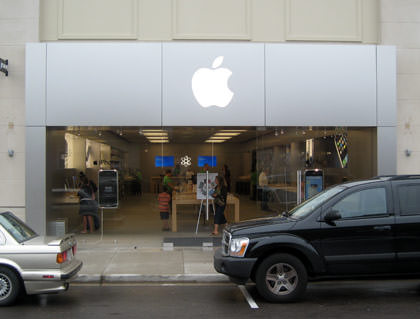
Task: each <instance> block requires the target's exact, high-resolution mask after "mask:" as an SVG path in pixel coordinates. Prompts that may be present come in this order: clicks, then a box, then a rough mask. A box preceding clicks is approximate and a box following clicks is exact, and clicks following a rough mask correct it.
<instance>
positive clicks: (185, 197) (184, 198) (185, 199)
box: [172, 192, 239, 232]
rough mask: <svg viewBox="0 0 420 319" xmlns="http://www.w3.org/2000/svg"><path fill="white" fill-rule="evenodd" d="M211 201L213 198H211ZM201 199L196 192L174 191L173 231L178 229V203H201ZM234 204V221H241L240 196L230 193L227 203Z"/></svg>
mask: <svg viewBox="0 0 420 319" xmlns="http://www.w3.org/2000/svg"><path fill="white" fill-rule="evenodd" d="M209 202H211V200H210V199H209ZM200 204H201V200H200V199H197V194H196V193H175V192H174V193H173V195H172V231H173V232H176V231H178V222H177V216H176V211H177V205H200ZM228 205H233V206H234V210H235V213H234V221H235V223H237V222H239V198H237V197H235V196H233V195H232V194H228V196H227V205H226V206H228Z"/></svg>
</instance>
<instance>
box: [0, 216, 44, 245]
mask: <svg viewBox="0 0 420 319" xmlns="http://www.w3.org/2000/svg"><path fill="white" fill-rule="evenodd" d="M0 224H1V225H2V226H3V227H4V229H6V230H7V232H8V233H9V234H10V235H11V236H12V237H13V238H14V239H15V240H16V241H17V242H18V243H22V242H24V241H27V240H29V239H31V238H34V237H36V236H37V233H35V232H34V231H33V230H32V229H30V228H29V227H28V226H26V225H25V224H24V223H23V222H22V221H21V220H20V219H19V218H17V217H16V216H15V215H13V214H12V213H10V212H6V213H3V214H0Z"/></svg>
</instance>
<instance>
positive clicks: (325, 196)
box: [214, 175, 420, 302]
mask: <svg viewBox="0 0 420 319" xmlns="http://www.w3.org/2000/svg"><path fill="white" fill-rule="evenodd" d="M214 267H215V269H216V270H217V271H218V272H220V273H223V274H226V275H228V276H229V277H230V279H231V280H232V281H233V282H236V283H239V284H244V283H245V282H246V281H248V279H251V280H253V281H254V282H255V283H256V286H257V290H258V292H259V293H260V294H261V296H263V297H264V298H265V299H267V300H269V301H272V302H288V301H293V300H296V299H297V298H299V297H301V296H302V295H303V294H304V292H305V289H306V285H307V282H308V279H311V280H312V279H320V278H343V277H353V276H354V277H356V276H360V275H365V276H366V275H367V277H370V276H372V275H387V276H388V275H389V274H392V275H398V274H416V273H418V274H420V175H412V176H405V175H404V176H380V177H375V178H373V179H370V180H364V181H357V182H350V183H345V184H341V185H338V186H334V187H331V188H329V189H326V190H325V191H323V192H321V193H319V194H318V195H316V196H314V197H313V198H311V199H309V200H308V201H306V202H304V203H303V204H301V205H299V206H297V207H295V208H294V209H293V210H291V211H290V212H285V213H283V214H282V215H280V216H278V217H272V218H263V219H256V220H251V221H245V222H241V223H238V224H234V225H231V226H229V227H227V228H226V229H225V231H224V233H223V239H222V248H221V249H219V250H218V251H216V253H215V256H214Z"/></svg>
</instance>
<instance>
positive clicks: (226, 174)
mask: <svg viewBox="0 0 420 319" xmlns="http://www.w3.org/2000/svg"><path fill="white" fill-rule="evenodd" d="M222 175H223V177H224V179H225V182H226V188H227V191H228V193H230V170H229V167H228V166H227V165H226V164H224V165H223V167H222Z"/></svg>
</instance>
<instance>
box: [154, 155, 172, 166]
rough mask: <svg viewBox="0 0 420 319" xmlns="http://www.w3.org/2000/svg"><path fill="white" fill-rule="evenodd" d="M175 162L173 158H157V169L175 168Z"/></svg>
mask: <svg viewBox="0 0 420 319" xmlns="http://www.w3.org/2000/svg"><path fill="white" fill-rule="evenodd" d="M174 166H175V160H174V157H173V156H155V167H174Z"/></svg>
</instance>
